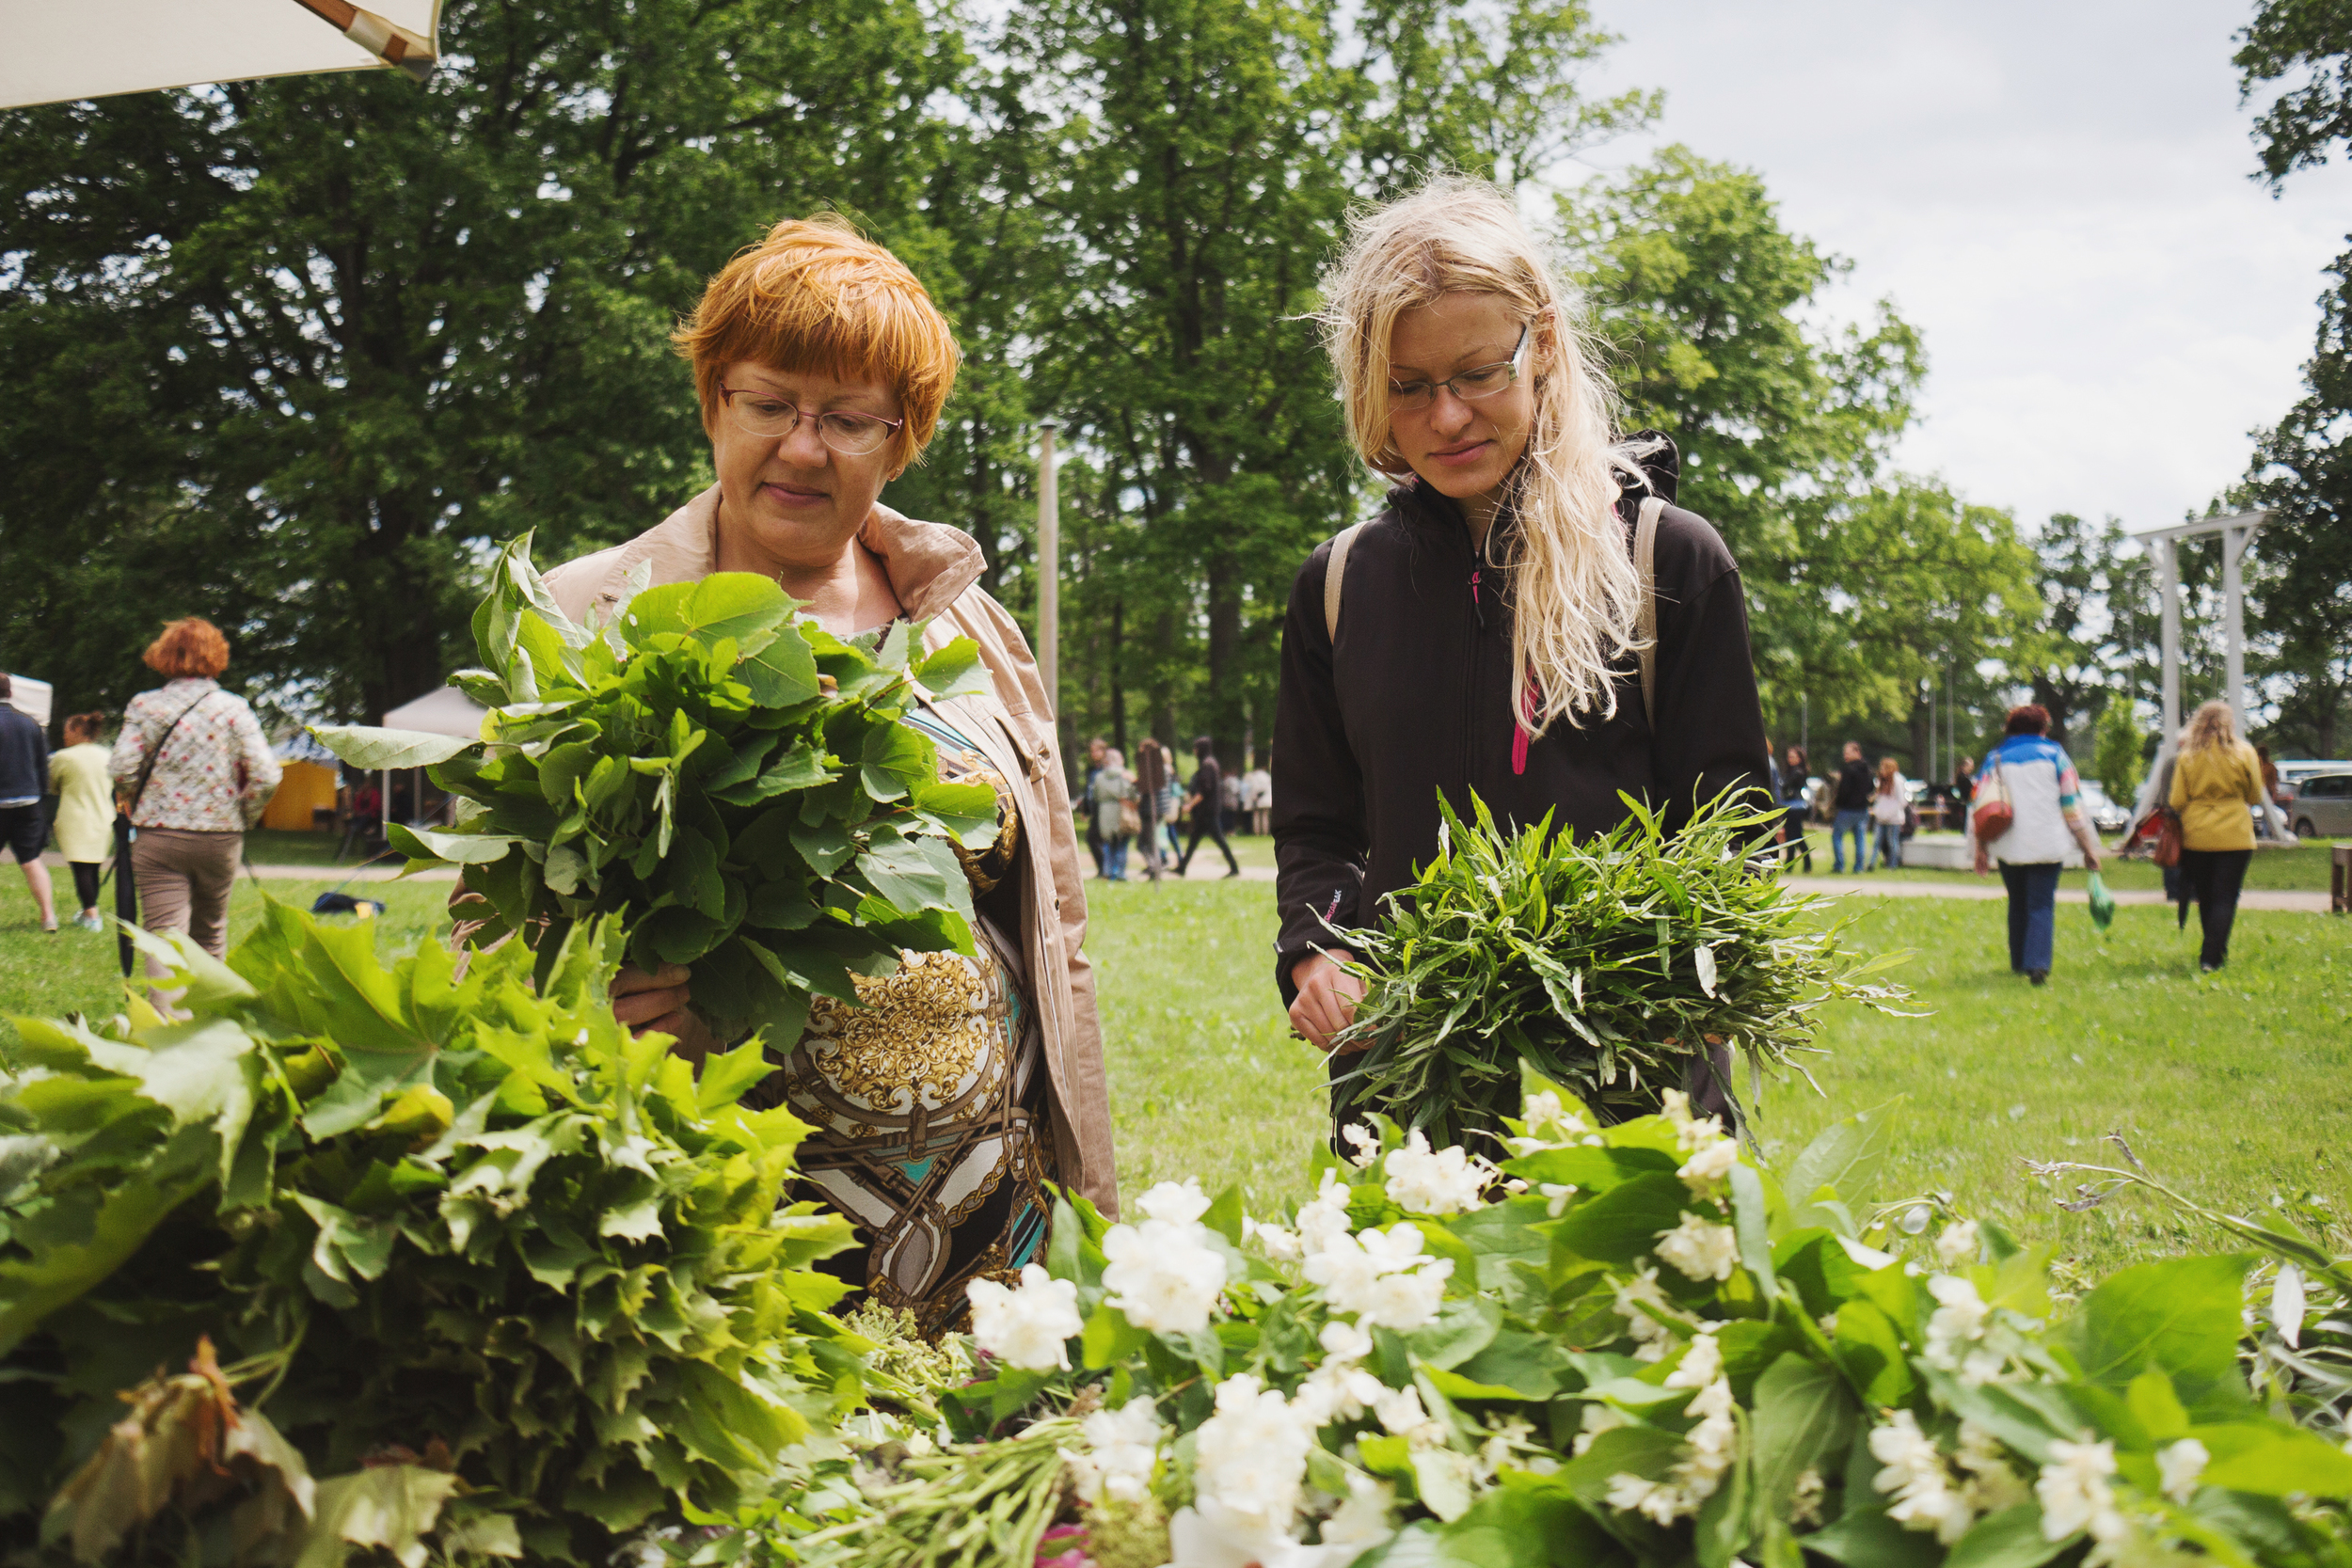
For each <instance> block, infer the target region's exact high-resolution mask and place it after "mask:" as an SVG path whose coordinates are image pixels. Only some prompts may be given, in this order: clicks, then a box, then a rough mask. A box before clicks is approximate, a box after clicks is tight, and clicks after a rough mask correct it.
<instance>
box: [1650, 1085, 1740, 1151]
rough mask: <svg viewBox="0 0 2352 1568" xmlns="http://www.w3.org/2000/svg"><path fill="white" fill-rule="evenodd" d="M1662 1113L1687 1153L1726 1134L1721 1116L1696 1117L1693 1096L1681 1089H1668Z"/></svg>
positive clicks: (1662, 1100) (1706, 1145) (1662, 1098)
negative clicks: (1692, 1102)
mask: <svg viewBox="0 0 2352 1568" xmlns="http://www.w3.org/2000/svg"><path fill="white" fill-rule="evenodd" d="M1661 1102H1662V1106H1663V1109H1662V1112H1661V1114H1662V1115H1663V1116H1664V1117H1665V1118H1666V1120H1667V1121H1668V1122H1669V1123H1670V1124H1671V1125H1672V1126H1673V1128H1674V1130H1675V1141H1676V1142H1677V1143H1678V1144H1680V1145H1681V1146H1682V1152H1684V1153H1685V1154H1692V1153H1696V1152H1697V1151H1698V1150H1700V1149H1702V1148H1707V1147H1708V1145H1709V1144H1712V1143H1714V1142H1716V1141H1717V1140H1718V1139H1720V1138H1722V1137H1723V1135H1724V1122H1723V1118H1722V1117H1694V1116H1692V1114H1691V1097H1690V1096H1689V1095H1687V1094H1684V1093H1683V1092H1682V1091H1681V1090H1680V1089H1668V1090H1667V1091H1666V1092H1665V1094H1664V1095H1663V1096H1661Z"/></svg>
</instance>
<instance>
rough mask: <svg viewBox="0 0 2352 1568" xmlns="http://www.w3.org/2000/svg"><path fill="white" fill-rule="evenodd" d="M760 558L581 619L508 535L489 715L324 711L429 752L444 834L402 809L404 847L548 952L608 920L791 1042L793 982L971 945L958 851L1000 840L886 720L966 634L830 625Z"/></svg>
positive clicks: (373, 743)
mask: <svg viewBox="0 0 2352 1568" xmlns="http://www.w3.org/2000/svg"><path fill="white" fill-rule="evenodd" d="M797 609H798V606H797V605H796V604H795V603H794V601H793V600H792V599H790V598H789V597H787V595H786V594H785V592H784V590H783V589H781V588H779V587H778V586H777V585H776V584H775V583H774V582H773V581H771V580H770V579H769V578H763V577H759V576H757V575H755V574H752V573H743V572H722V573H718V574H715V575H713V576H710V577H707V578H703V579H702V580H701V581H699V582H692V583H669V584H663V585H661V586H660V587H644V586H642V585H641V586H640V590H639V592H637V593H636V594H634V596H633V597H631V598H630V599H629V600H628V602H627V603H626V604H624V605H623V606H622V607H621V608H620V610H619V611H618V612H617V614H616V615H615V617H614V618H613V619H612V621H611V622H610V623H608V624H606V625H603V626H576V625H574V624H573V623H572V622H571V621H570V620H569V619H568V618H567V617H566V616H565V615H564V612H563V610H561V609H560V608H558V607H557V605H556V603H555V601H554V599H553V597H552V596H550V594H548V590H547V587H546V585H545V584H544V583H543V582H542V581H541V580H540V578H539V575H538V573H537V572H536V571H534V570H533V569H532V564H531V556H530V538H529V536H528V535H526V536H524V537H523V538H521V539H518V540H516V541H515V542H514V543H512V544H510V545H509V546H506V548H505V549H504V551H503V552H501V555H500V557H499V560H498V563H497V566H496V568H495V572H494V581H493V583H492V587H491V591H490V594H489V595H488V596H487V597H486V598H485V600H484V601H483V603H482V606H481V608H480V609H479V610H476V611H475V612H474V619H473V631H474V641H475V645H476V647H477V649H478V650H479V654H480V657H481V659H482V662H483V665H484V668H481V669H476V670H469V671H465V672H461V673H459V675H458V676H457V684H458V686H459V687H460V688H461V689H463V690H465V692H466V693H467V694H468V695H469V696H470V697H472V698H473V699H474V700H475V701H476V702H479V703H481V704H483V705H485V706H486V707H488V708H489V710H490V712H489V716H488V718H487V719H486V720H485V721H484V724H483V738H482V739H481V740H480V741H474V742H469V741H459V740H452V739H449V738H447V737H444V736H431V735H421V734H416V733H411V732H405V731H395V730H383V729H371V728H361V727H337V726H321V727H319V728H318V729H317V730H316V731H315V732H314V733H315V734H316V735H317V736H319V738H320V739H321V740H322V741H323V742H324V743H325V744H326V746H327V747H328V748H329V749H330V750H332V751H333V752H335V753H336V754H337V755H338V756H340V757H342V759H343V760H344V761H346V762H349V763H352V764H355V765H357V766H358V767H361V768H408V767H418V766H427V765H429V766H430V767H431V769H432V777H433V780H434V782H435V783H436V784H438V785H440V786H441V787H442V788H443V789H446V790H448V791H449V792H450V793H451V794H452V795H453V796H455V797H457V798H458V800H459V805H458V808H457V813H456V821H455V823H454V825H453V827H452V828H451V829H450V830H448V831H446V832H437V831H430V830H424V829H411V828H407V827H405V826H398V825H395V826H394V827H393V828H392V830H391V839H392V842H393V844H394V846H395V847H398V848H400V849H402V850H404V851H405V852H406V854H407V855H408V856H409V857H410V859H409V865H410V866H411V867H412V868H414V867H418V866H423V865H442V864H454V865H459V866H462V867H463V868H464V871H465V880H466V886H467V887H468V888H469V890H471V891H473V892H475V893H477V894H479V895H482V896H483V897H484V898H485V899H486V900H487V901H488V904H489V907H490V910H491V911H493V912H492V914H491V917H490V918H489V919H488V921H487V922H486V923H485V925H483V926H482V927H480V928H479V929H478V930H476V931H475V932H474V934H473V935H472V937H471V939H470V940H471V941H472V942H474V943H475V944H476V945H488V944H489V943H491V942H497V941H499V940H501V939H502V938H505V937H507V936H509V935H519V936H520V938H521V940H522V941H523V942H526V943H527V944H529V945H530V946H532V947H533V948H534V949H536V950H537V951H538V952H539V953H540V954H541V955H542V956H543V966H542V967H543V968H544V966H545V963H551V962H552V961H553V956H554V955H555V954H556V953H557V952H559V951H561V950H562V947H563V944H564V938H565V936H566V934H567V933H568V932H569V931H570V930H571V929H572V927H574V926H576V925H578V924H579V923H580V922H583V921H592V920H595V919H596V918H598V917H600V916H604V915H609V914H617V915H619V916H621V917H622V919H623V920H624V921H625V922H626V924H627V932H628V957H629V958H630V959H631V960H632V961H634V962H635V963H637V964H638V965H640V966H641V967H643V968H645V969H653V968H655V967H656V966H658V965H660V963H663V962H670V963H680V964H691V965H692V966H693V968H694V1005H695V1007H696V1009H697V1010H698V1011H701V1012H702V1013H703V1014H705V1016H706V1017H707V1018H709V1019H710V1020H711V1022H713V1024H714V1025H715V1026H716V1027H717V1029H718V1031H719V1032H720V1034H721V1035H722V1036H723V1037H729V1038H732V1037H737V1036H739V1035H741V1034H743V1033H744V1032H746V1031H748V1030H750V1029H753V1028H757V1027H765V1028H766V1029H768V1031H769V1032H770V1037H771V1039H774V1040H777V1041H781V1042H784V1043H787V1044H788V1043H789V1042H790V1041H792V1040H793V1039H795V1038H797V1037H799V1035H800V1033H801V1030H802V1027H803V1024H804V1023H805V1022H806V1020H807V1015H808V1005H809V998H810V997H811V996H812V995H822V996H831V997H835V998H838V999H839V1000H841V1001H843V1002H849V1003H854V1002H856V1000H857V992H856V990H855V987H854V985H853V983H852V980H851V976H852V975H854V974H888V973H889V972H890V971H891V970H892V969H893V968H895V967H896V965H897V963H898V954H899V953H900V952H901V951H915V952H939V951H945V950H948V949H953V950H955V951H958V952H962V953H966V954H968V953H970V952H971V951H972V940H973V939H972V930H971V926H970V920H971V914H972V905H971V894H970V891H969V886H968V884H967V882H966V880H965V879H964V875H963V872H962V869H961V863H959V861H958V859H957V851H958V848H959V847H961V848H962V849H964V850H966V851H971V850H977V849H982V848H985V847H987V846H988V845H989V844H990V843H992V842H993V839H994V836H995V832H996V801H995V796H994V793H993V791H992V790H991V789H990V788H989V787H988V786H987V785H986V784H979V783H962V782H946V781H942V780H941V779H940V778H939V777H938V756H937V752H936V751H935V749H934V748H933V746H932V744H931V742H930V739H929V738H928V737H927V736H924V735H923V734H922V733H920V732H919V731H917V730H915V729H913V728H911V727H909V726H908V725H907V724H905V723H903V722H901V719H902V718H903V716H904V715H905V714H906V713H907V711H908V710H909V709H910V708H912V707H913V706H914V705H915V704H916V703H918V702H919V701H921V700H923V698H924V697H925V695H926V694H928V695H929V696H930V697H933V698H944V697H952V696H955V695H959V694H961V693H962V692H965V691H967V690H972V689H979V688H980V685H981V684H982V683H985V681H986V679H987V675H986V672H985V671H984V670H983V669H982V668H981V666H980V663H979V651H978V649H977V647H976V646H975V645H974V643H973V642H972V641H970V640H969V639H967V638H959V639H957V640H956V641H952V642H950V643H948V644H947V645H946V646H945V647H943V648H941V649H940V650H938V651H937V652H935V653H933V654H930V656H928V657H918V655H919V651H920V642H919V632H918V628H915V627H914V626H909V625H907V624H906V623H904V622H901V623H898V625H896V626H892V627H891V628H890V630H889V632H888V634H887V635H886V636H883V637H882V638H881V639H879V640H876V641H871V644H870V645H868V642H867V641H864V640H861V641H845V640H843V639H840V638H836V637H834V636H833V635H832V634H831V633H829V632H827V631H825V630H824V629H823V628H822V627H821V626H818V625H817V623H816V622H815V621H814V620H813V619H810V618H807V617H799V616H796V614H795V611H796V610H797Z"/></svg>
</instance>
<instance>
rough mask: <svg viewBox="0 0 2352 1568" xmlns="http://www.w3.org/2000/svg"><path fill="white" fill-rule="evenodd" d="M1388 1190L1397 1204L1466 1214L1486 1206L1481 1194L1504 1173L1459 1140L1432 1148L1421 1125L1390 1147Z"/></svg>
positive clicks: (1416, 1209) (1421, 1210) (1422, 1211)
mask: <svg viewBox="0 0 2352 1568" xmlns="http://www.w3.org/2000/svg"><path fill="white" fill-rule="evenodd" d="M1385 1168H1386V1169H1387V1171H1388V1173H1389V1180H1388V1184H1387V1188H1386V1190H1387V1192H1388V1195H1389V1196H1390V1198H1391V1200H1393V1201H1394V1202H1395V1204H1396V1205H1397V1207H1398V1208H1400V1209H1403V1210H1405V1211H1406V1212H1408V1213H1414V1214H1440V1215H1442V1214H1463V1213H1468V1212H1470V1211H1471V1210H1473V1209H1478V1208H1483V1207H1484V1206H1485V1203H1486V1199H1485V1198H1484V1196H1482V1195H1483V1194H1484V1193H1485V1192H1486V1189H1487V1187H1489V1186H1490V1185H1492V1184H1493V1183H1494V1182H1495V1181H1496V1180H1498V1178H1499V1177H1500V1176H1501V1174H1502V1173H1501V1172H1499V1171H1497V1170H1496V1169H1495V1167H1494V1166H1493V1165H1492V1164H1488V1163H1487V1162H1486V1161H1485V1160H1482V1159H1480V1158H1479V1157H1478V1156H1477V1155H1474V1154H1471V1153H1470V1152H1469V1151H1467V1150H1466V1149H1464V1148H1462V1146H1461V1145H1459V1144H1456V1145H1454V1147H1453V1148H1442V1149H1438V1150H1436V1151H1434V1152H1433V1151H1432V1150H1431V1149H1430V1148H1429V1140H1428V1138H1426V1137H1425V1136H1423V1135H1422V1131H1421V1129H1419V1128H1415V1129H1414V1130H1413V1131H1412V1132H1409V1133H1407V1134H1406V1139H1405V1145H1404V1147H1403V1148H1392V1149H1391V1150H1389V1157H1388V1159H1387V1161H1386V1162H1385Z"/></svg>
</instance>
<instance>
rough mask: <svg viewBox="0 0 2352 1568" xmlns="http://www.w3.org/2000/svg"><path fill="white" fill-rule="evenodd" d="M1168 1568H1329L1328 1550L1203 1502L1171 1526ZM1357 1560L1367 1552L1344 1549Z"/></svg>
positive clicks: (1210, 1499)
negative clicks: (1326, 1552)
mask: <svg viewBox="0 0 2352 1568" xmlns="http://www.w3.org/2000/svg"><path fill="white" fill-rule="evenodd" d="M1342 1550H1343V1554H1344V1556H1345V1558H1346V1559H1347V1560H1353V1559H1354V1558H1355V1557H1357V1556H1359V1555H1360V1553H1361V1552H1362V1550H1363V1548H1362V1547H1346V1548H1343V1549H1342ZM1168 1568H1326V1562H1325V1557H1324V1549H1323V1548H1321V1547H1315V1546H1303V1545H1301V1544H1299V1542H1298V1537H1297V1536H1295V1535H1294V1534H1293V1533H1291V1531H1290V1530H1289V1528H1286V1527H1285V1526H1281V1525H1272V1524H1268V1523H1266V1522H1265V1521H1264V1520H1263V1519H1260V1518H1259V1517H1257V1515H1255V1514H1250V1513H1240V1512H1238V1511H1236V1510H1234V1509H1231V1508H1228V1507H1226V1506H1225V1505H1224V1504H1223V1503H1221V1502H1219V1501H1217V1500H1216V1498H1215V1497H1201V1498H1199V1499H1198V1500H1196V1501H1195V1502H1194V1504H1193V1506H1192V1507H1190V1508H1180V1509H1178V1510H1177V1511H1176V1513H1175V1516H1174V1517H1173V1518H1171V1519H1169V1520H1168Z"/></svg>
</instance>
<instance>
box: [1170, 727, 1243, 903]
mask: <svg viewBox="0 0 2352 1568" xmlns="http://www.w3.org/2000/svg"><path fill="white" fill-rule="evenodd" d="M1213 744H1214V742H1212V741H1211V740H1210V739H1209V737H1208V736H1205V735H1204V736H1200V738H1199V739H1197V740H1195V741H1194V742H1193V743H1192V754H1193V756H1194V757H1195V758H1196V759H1197V760H1196V762H1195V764H1194V767H1193V770H1192V793H1191V794H1190V795H1188V796H1186V797H1185V798H1184V809H1185V810H1186V811H1188V812H1189V813H1191V814H1192V842H1191V843H1190V844H1188V845H1186V846H1184V858H1183V859H1181V860H1179V861H1178V862H1177V863H1176V875H1178V876H1179V877H1181V876H1183V875H1184V873H1185V872H1186V871H1189V870H1190V869H1192V857H1193V854H1194V852H1195V851H1197V850H1198V849H1199V848H1200V841H1201V839H1203V838H1213V839H1215V840H1216V847H1217V851H1218V853H1220V854H1222V855H1223V856H1224V857H1225V865H1226V872H1225V875H1226V877H1227V878H1228V879H1232V878H1234V877H1238V876H1240V875H1241V862H1239V861H1237V860H1235V859H1234V858H1233V847H1232V845H1230V844H1228V843H1226V842H1225V769H1224V768H1222V767H1220V766H1218V764H1217V760H1216V754H1215V753H1214V752H1212V751H1211V750H1210V748H1211V746H1212V745H1213Z"/></svg>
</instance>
